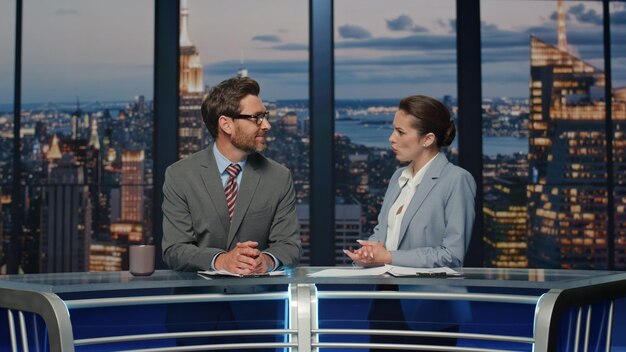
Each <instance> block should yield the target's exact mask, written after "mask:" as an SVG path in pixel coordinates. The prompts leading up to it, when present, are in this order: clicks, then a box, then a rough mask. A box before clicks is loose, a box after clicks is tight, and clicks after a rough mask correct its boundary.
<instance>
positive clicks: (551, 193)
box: [481, 0, 608, 269]
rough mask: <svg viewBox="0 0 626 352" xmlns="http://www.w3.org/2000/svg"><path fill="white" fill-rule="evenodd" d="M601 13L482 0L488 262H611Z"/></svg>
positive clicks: (581, 6) (585, 6)
mask: <svg viewBox="0 0 626 352" xmlns="http://www.w3.org/2000/svg"><path fill="white" fill-rule="evenodd" d="M601 14H602V4H601V3H598V2H591V1H589V2H583V1H567V2H565V3H562V2H557V1H530V2H529V1H499V0H485V1H483V2H482V3H481V19H482V21H483V23H482V39H481V41H482V58H483V70H482V72H483V97H484V102H483V106H484V115H483V136H484V137H483V150H484V155H483V160H484V165H485V168H484V172H483V175H484V184H483V192H484V208H483V210H484V221H485V234H484V240H485V253H486V257H485V261H486V263H485V265H487V266H503V267H526V266H529V267H540V268H579V269H583V268H584V269H592V268H595V269H602V268H607V266H608V261H607V209H606V200H607V186H606V177H605V175H606V163H605V155H606V154H605V153H606V146H605V142H604V141H605V135H604V131H605V127H604V123H605V111H604V104H603V101H604V72H603V71H602V69H603V67H604V63H603V62H604V61H603V57H604V55H603V45H602V43H603V33H602V15H601ZM529 53H530V56H529ZM529 80H530V81H529Z"/></svg>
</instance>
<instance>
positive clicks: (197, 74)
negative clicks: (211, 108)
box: [178, 0, 208, 159]
mask: <svg viewBox="0 0 626 352" xmlns="http://www.w3.org/2000/svg"><path fill="white" fill-rule="evenodd" d="M202 75H203V70H202V61H201V60H200V55H199V53H198V50H197V49H196V47H195V45H193V43H192V42H191V39H190V37H189V8H188V7H187V1H186V0H182V1H181V3H180V77H179V87H178V88H179V94H180V105H179V107H178V157H179V158H181V159H182V158H185V157H187V156H188V155H190V154H193V153H195V152H197V151H199V150H202V149H204V148H205V147H206V146H207V145H208V133H207V130H206V127H205V126H204V122H203V121H202V115H201V113H200V106H201V104H202V98H203V95H204V84H203V76H202Z"/></svg>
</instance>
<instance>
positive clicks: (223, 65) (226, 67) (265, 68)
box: [204, 60, 309, 76]
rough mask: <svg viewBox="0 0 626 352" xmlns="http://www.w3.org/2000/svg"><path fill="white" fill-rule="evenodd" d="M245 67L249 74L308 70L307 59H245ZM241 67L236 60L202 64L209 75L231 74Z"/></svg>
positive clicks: (302, 71) (290, 72)
mask: <svg viewBox="0 0 626 352" xmlns="http://www.w3.org/2000/svg"><path fill="white" fill-rule="evenodd" d="M245 66H246V68H247V69H248V71H249V72H250V75H251V76H258V75H263V74H298V73H307V74H308V72H309V61H308V60H274V61H268V60H253V61H246V64H245ZM240 67H241V63H240V62H239V61H237V60H227V61H220V62H216V63H213V64H209V65H205V66H204V73H205V74H209V75H219V76H223V75H226V76H229V75H230V76H233V75H235V73H236V72H237V70H238V69H239V68H240Z"/></svg>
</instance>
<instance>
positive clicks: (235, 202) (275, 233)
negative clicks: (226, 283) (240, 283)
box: [163, 77, 301, 275]
mask: <svg viewBox="0 0 626 352" xmlns="http://www.w3.org/2000/svg"><path fill="white" fill-rule="evenodd" d="M259 92H260V88H259V85H258V83H257V82H256V81H255V80H253V79H251V78H247V77H246V78H231V79H228V80H225V81H223V82H222V83H220V84H219V85H217V86H216V87H214V88H213V89H211V91H210V92H209V94H208V95H207V97H206V98H205V99H204V101H203V102H202V118H203V120H204V123H205V125H206V126H207V128H208V129H209V132H210V133H211V136H213V138H214V139H215V142H214V143H212V144H211V145H209V146H208V147H207V148H206V149H204V150H202V151H200V152H198V153H195V154H193V155H191V156H189V157H188V158H186V159H184V160H180V161H178V162H176V163H174V164H173V165H171V166H170V167H168V168H167V170H166V172H165V183H164V185H163V196H164V200H163V260H164V261H165V263H166V264H167V265H168V266H169V267H170V268H172V269H174V270H185V271H195V270H199V269H201V270H208V269H216V270H221V269H224V270H227V271H230V272H232V273H236V274H243V275H248V274H257V273H264V272H267V271H272V270H276V269H277V268H279V267H281V266H287V265H289V266H292V265H296V264H297V263H298V261H299V258H300V251H301V247H300V239H299V234H298V222H297V217H296V209H295V192H294V188H293V180H292V178H291V174H290V172H289V170H287V169H286V168H285V167H283V166H282V165H280V164H278V163H276V162H274V161H273V160H270V159H268V158H266V157H264V156H263V155H261V154H260V152H262V151H263V150H265V148H266V144H265V136H266V134H267V132H268V131H269V130H270V128H271V126H270V123H269V121H268V120H267V115H268V112H267V111H266V110H265V107H264V106H263V103H262V102H261V99H260V98H259Z"/></svg>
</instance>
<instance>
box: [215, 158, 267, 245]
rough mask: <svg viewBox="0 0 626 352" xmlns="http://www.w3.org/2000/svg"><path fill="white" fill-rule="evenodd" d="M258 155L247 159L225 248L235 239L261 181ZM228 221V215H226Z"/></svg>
mask: <svg viewBox="0 0 626 352" xmlns="http://www.w3.org/2000/svg"><path fill="white" fill-rule="evenodd" d="M259 171H260V170H259V161H258V155H256V154H252V155H250V156H249V157H248V162H247V163H246V167H245V168H244V171H243V175H242V177H241V184H240V185H239V190H238V191H237V202H236V203H235V213H234V214H233V222H232V223H231V224H230V229H229V231H228V243H227V244H226V248H231V245H232V243H233V241H234V239H235V234H237V231H238V230H239V226H241V222H242V221H243V219H244V217H245V215H246V212H247V211H248V207H249V206H250V202H252V198H253V197H254V193H255V192H256V189H257V186H258V185H259V181H260V180H261V174H260V172H259ZM224 205H226V196H224ZM226 218H227V219H228V215H226Z"/></svg>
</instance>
